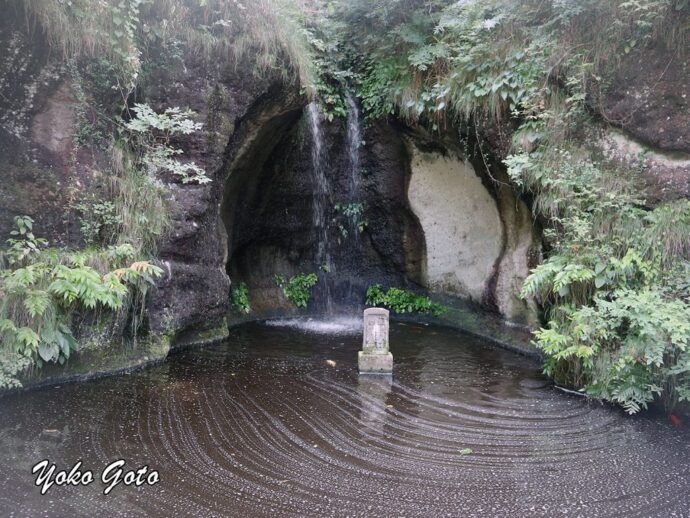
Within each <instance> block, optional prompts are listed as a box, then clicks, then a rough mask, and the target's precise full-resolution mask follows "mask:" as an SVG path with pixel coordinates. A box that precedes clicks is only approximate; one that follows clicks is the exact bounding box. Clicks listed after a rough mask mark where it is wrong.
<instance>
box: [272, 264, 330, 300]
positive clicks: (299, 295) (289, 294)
mask: <svg viewBox="0 0 690 518" xmlns="http://www.w3.org/2000/svg"><path fill="white" fill-rule="evenodd" d="M273 280H274V282H275V283H276V285H277V286H278V287H279V288H281V289H282V290H283V295H285V298H287V299H288V300H289V301H290V302H291V303H292V304H294V305H295V306H297V307H298V308H306V307H307V304H308V303H309V300H310V299H311V289H312V288H313V287H314V286H316V283H317V282H318V280H319V279H318V277H317V276H316V274H315V273H305V274H300V275H295V276H294V277H290V278H289V279H285V278H284V277H282V276H280V275H275V276H274V279H273Z"/></svg>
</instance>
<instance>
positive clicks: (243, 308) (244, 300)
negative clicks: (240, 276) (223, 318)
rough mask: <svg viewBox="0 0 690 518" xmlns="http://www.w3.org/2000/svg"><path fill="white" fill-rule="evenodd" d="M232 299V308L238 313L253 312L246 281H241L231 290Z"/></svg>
mask: <svg viewBox="0 0 690 518" xmlns="http://www.w3.org/2000/svg"><path fill="white" fill-rule="evenodd" d="M230 299H231V303H232V309H233V310H235V311H236V312H237V313H242V314H248V313H251V311H252V308H251V306H250V305H249V289H248V288H247V285H246V284H245V283H244V282H240V283H239V284H238V285H237V286H236V287H234V288H232V289H231V290H230Z"/></svg>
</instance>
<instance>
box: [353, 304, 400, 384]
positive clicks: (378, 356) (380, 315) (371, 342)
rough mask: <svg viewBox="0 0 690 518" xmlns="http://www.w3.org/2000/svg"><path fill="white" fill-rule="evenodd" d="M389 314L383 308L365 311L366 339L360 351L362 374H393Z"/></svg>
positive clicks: (359, 358)
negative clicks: (389, 342) (389, 338)
mask: <svg viewBox="0 0 690 518" xmlns="http://www.w3.org/2000/svg"><path fill="white" fill-rule="evenodd" d="M388 320H389V313H388V310H387V309H383V308H369V309H365V310H364V339H363V343H362V350H361V351H359V357H358V365H359V372H360V374H363V373H372V374H391V373H392V372H393V355H392V354H391V353H390V351H389V344H388V327H389V324H388Z"/></svg>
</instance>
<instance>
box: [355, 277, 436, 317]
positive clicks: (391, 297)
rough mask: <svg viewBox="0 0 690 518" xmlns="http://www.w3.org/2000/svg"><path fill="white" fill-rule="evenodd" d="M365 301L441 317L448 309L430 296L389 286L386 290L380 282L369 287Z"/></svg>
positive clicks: (408, 311) (373, 304)
mask: <svg viewBox="0 0 690 518" xmlns="http://www.w3.org/2000/svg"><path fill="white" fill-rule="evenodd" d="M365 302H366V304H367V305H369V306H383V307H386V308H389V309H391V310H393V311H395V312H396V313H421V314H429V315H433V316H435V317H439V316H441V315H443V314H444V313H445V312H446V311H447V308H445V307H444V306H442V305H440V304H437V303H435V302H433V301H432V300H431V299H430V298H429V297H425V296H423V295H417V294H416V293H412V292H411V291H405V290H402V289H400V288H389V289H388V290H386V291H384V289H383V288H382V287H381V285H380V284H374V285H372V286H369V288H367V293H366V299H365Z"/></svg>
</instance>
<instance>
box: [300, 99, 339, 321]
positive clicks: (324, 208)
mask: <svg viewBox="0 0 690 518" xmlns="http://www.w3.org/2000/svg"><path fill="white" fill-rule="evenodd" d="M307 110H308V113H309V127H310V133H311V138H312V143H311V144H312V145H311V161H312V172H313V175H314V209H313V211H312V222H313V227H314V230H315V231H316V233H317V251H316V262H317V264H318V267H319V269H320V270H321V272H322V273H325V275H322V276H321V277H322V281H321V282H320V284H321V285H322V287H323V296H324V299H325V301H324V302H325V309H326V313H327V314H332V313H333V296H332V293H331V291H332V290H331V283H330V281H329V279H328V277H329V276H331V275H333V274H334V273H335V271H334V266H333V260H332V257H331V251H330V249H329V243H328V224H329V221H328V214H329V211H330V205H331V187H330V184H329V181H328V177H327V175H326V166H327V156H326V149H325V146H324V138H323V131H322V129H321V114H320V113H319V108H318V105H317V103H316V101H313V102H311V103H310V104H309V106H308V107H307Z"/></svg>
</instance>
